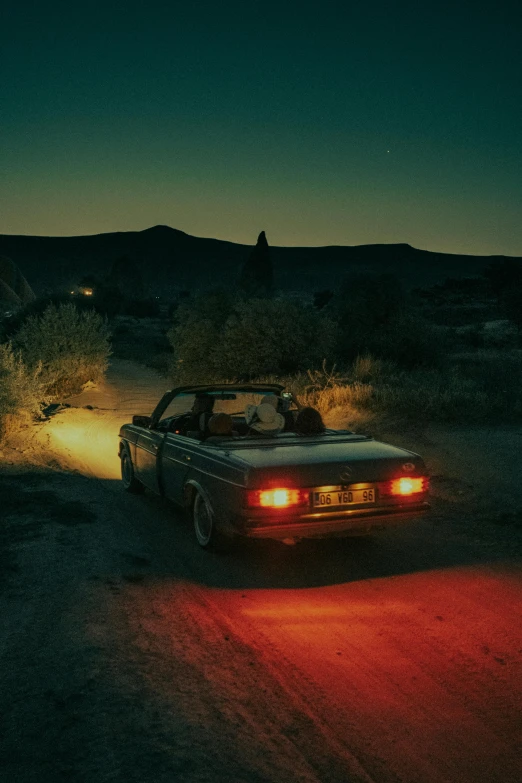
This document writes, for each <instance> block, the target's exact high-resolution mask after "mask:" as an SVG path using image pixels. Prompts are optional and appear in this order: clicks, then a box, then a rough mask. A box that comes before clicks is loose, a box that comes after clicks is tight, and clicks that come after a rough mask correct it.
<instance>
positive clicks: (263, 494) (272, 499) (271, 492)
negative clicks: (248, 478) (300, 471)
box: [247, 487, 310, 508]
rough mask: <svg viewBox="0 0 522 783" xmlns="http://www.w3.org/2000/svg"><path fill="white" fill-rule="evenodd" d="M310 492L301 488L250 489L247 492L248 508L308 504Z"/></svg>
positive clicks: (286, 506) (287, 506)
mask: <svg viewBox="0 0 522 783" xmlns="http://www.w3.org/2000/svg"><path fill="white" fill-rule="evenodd" d="M309 497H310V494H309V492H308V491H307V490H303V489H285V488H283V487H277V488H276V489H251V490H249V491H248V492H247V505H248V506H249V507H250V508H289V507H290V506H304V505H307V504H308V501H309Z"/></svg>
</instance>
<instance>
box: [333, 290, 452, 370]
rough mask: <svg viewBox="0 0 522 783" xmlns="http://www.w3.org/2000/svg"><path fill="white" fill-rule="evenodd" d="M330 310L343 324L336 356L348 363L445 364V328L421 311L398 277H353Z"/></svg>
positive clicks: (341, 324) (340, 328)
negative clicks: (368, 359) (369, 358)
mask: <svg viewBox="0 0 522 783" xmlns="http://www.w3.org/2000/svg"><path fill="white" fill-rule="evenodd" d="M326 311H327V312H328V313H329V314H331V317H332V318H334V319H335V320H336V321H337V322H338V324H339V340H338V343H337V346H336V351H335V355H336V360H337V361H338V362H341V363H342V364H347V363H349V362H352V361H353V360H354V359H355V358H356V357H357V356H361V355H363V354H371V355H373V356H374V357H377V358H379V359H382V360H385V361H392V362H396V363H397V364H399V365H400V366H402V367H405V368H413V367H419V366H436V365H438V364H439V363H440V362H441V361H442V358H443V356H444V353H445V347H444V345H443V341H442V340H441V333H440V330H438V329H437V327H435V326H433V325H432V324H430V323H428V322H427V321H426V320H424V319H423V318H422V317H421V316H420V315H419V314H418V313H417V312H416V310H415V309H414V308H413V307H412V306H411V304H410V303H409V302H408V300H407V298H406V296H405V294H404V292H403V291H402V288H401V285H400V283H399V281H398V280H397V279H396V278H395V277H393V276H392V275H384V274H383V275H360V276H357V277H352V278H347V279H346V280H345V281H344V283H343V284H342V286H341V290H340V292H339V294H338V295H337V296H336V297H335V299H333V300H332V302H331V303H330V304H328V305H327V306H326V307H325V312H326Z"/></svg>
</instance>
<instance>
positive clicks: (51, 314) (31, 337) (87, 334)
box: [14, 304, 110, 396]
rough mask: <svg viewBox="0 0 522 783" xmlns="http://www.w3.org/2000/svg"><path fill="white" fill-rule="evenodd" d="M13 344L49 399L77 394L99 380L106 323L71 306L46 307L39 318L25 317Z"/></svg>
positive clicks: (104, 356)
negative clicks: (36, 373)
mask: <svg viewBox="0 0 522 783" xmlns="http://www.w3.org/2000/svg"><path fill="white" fill-rule="evenodd" d="M14 343H15V345H16V347H17V348H19V349H20V351H21V354H22V358H23V360H24V362H25V364H26V365H27V367H28V368H29V371H31V372H34V371H35V369H36V368H37V367H38V365H39V364H41V376H40V377H41V381H42V384H43V387H44V389H45V391H46V393H47V394H48V395H50V396H56V395H59V394H71V393H73V392H76V391H79V390H80V389H81V387H82V385H83V384H84V383H86V382H87V381H94V382H96V381H99V380H100V379H101V378H102V377H103V375H104V373H105V370H106V369H107V364H108V358H109V355H110V346H109V331H108V327H107V323H106V321H105V320H104V319H103V318H102V316H101V315H99V314H98V313H96V312H94V310H83V311H78V310H77V309H76V307H75V306H74V305H73V304H61V305H58V306H55V305H49V306H48V307H47V308H46V310H45V311H44V312H43V313H42V315H40V316H37V315H34V316H29V318H27V320H26V321H25V323H24V324H23V325H22V327H21V329H20V331H19V332H18V333H17V334H16V335H15V338H14Z"/></svg>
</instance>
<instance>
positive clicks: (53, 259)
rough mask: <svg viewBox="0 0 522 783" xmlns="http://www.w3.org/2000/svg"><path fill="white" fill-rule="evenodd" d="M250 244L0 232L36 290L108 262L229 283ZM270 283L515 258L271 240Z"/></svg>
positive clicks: (456, 267) (187, 237) (149, 281)
mask: <svg viewBox="0 0 522 783" xmlns="http://www.w3.org/2000/svg"><path fill="white" fill-rule="evenodd" d="M253 244H255V242H253ZM251 247H252V246H251V245H244V244H239V243H236V242H230V241H227V240H222V239H213V238H207V237H194V236H192V235H191V234H187V233H186V232H184V231H181V230H180V229H176V228H172V227H171V226H166V225H156V226H150V227H149V228H146V229H143V230H141V231H117V232H107V233H101V234H87V235H81V236H67V237H47V236H32V235H24V234H20V235H14V234H13V235H10V234H2V235H0V254H2V255H4V256H8V257H9V258H11V259H12V260H13V261H14V262H15V263H16V264H17V265H18V267H19V268H21V269H22V270H23V274H24V275H25V277H26V279H27V280H29V281H30V284H31V286H32V288H33V289H34V290H35V292H36V293H39V294H41V293H43V292H45V291H49V290H55V291H56V290H65V289H66V288H69V287H71V286H73V285H76V284H77V283H78V281H79V279H81V278H82V277H83V276H84V275H86V274H94V275H99V276H103V275H105V274H107V273H108V272H109V270H110V267H111V265H112V262H113V261H114V260H116V259H119V258H122V257H128V258H130V259H132V260H134V261H135V262H137V263H138V264H139V265H140V266H141V268H142V270H143V274H144V279H145V282H146V285H147V287H148V290H149V292H150V293H153V294H158V295H164V296H171V295H173V294H174V293H175V292H176V291H177V290H179V289H183V288H185V289H193V288H208V287H210V286H212V285H217V284H220V283H221V284H222V283H223V281H228V282H229V284H232V283H233V282H235V281H236V280H237V278H238V275H239V270H240V268H241V265H242V264H243V263H244V261H245V260H246V259H247V257H248V255H249V253H250V250H251ZM270 252H271V257H272V262H273V265H274V272H275V283H276V287H278V288H281V289H283V290H317V289H321V288H334V287H335V285H336V284H337V282H340V280H341V279H342V278H343V277H344V276H345V275H347V274H353V273H358V272H374V273H383V272H387V273H392V274H394V275H396V276H397V277H398V278H399V279H401V280H402V281H403V282H404V283H405V284H406V285H407V287H415V286H420V285H431V284H433V283H436V282H442V281H443V280H444V279H445V278H446V277H465V276H474V275H480V274H481V273H482V272H483V270H484V268H485V267H486V266H487V265H489V264H491V263H492V262H495V261H502V260H504V259H506V258H510V259H512V260H515V261H516V262H519V263H521V264H522V258H520V257H516V256H515V257H514V256H504V255H487V256H471V255H464V254H457V253H439V252H435V251H430V250H420V249H418V248H415V247H412V245H410V244H408V243H405V242H402V243H395V244H369V245H323V246H320V247H305V246H303V247H299V246H290V247H284V246H277V245H270Z"/></svg>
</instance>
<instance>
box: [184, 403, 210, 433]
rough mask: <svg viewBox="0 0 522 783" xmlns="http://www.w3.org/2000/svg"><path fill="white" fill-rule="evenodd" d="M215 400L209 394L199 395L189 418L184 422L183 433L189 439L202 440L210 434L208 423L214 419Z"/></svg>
mask: <svg viewBox="0 0 522 783" xmlns="http://www.w3.org/2000/svg"><path fill="white" fill-rule="evenodd" d="M213 408H214V398H213V397H211V396H210V395H209V394H197V395H196V398H195V400H194V402H193V404H192V410H191V411H190V413H189V415H188V418H187V420H186V421H185V422H183V432H184V434H186V435H188V437H189V438H202V437H203V436H204V435H205V433H207V434H208V423H209V421H210V419H211V418H212V409H213Z"/></svg>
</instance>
